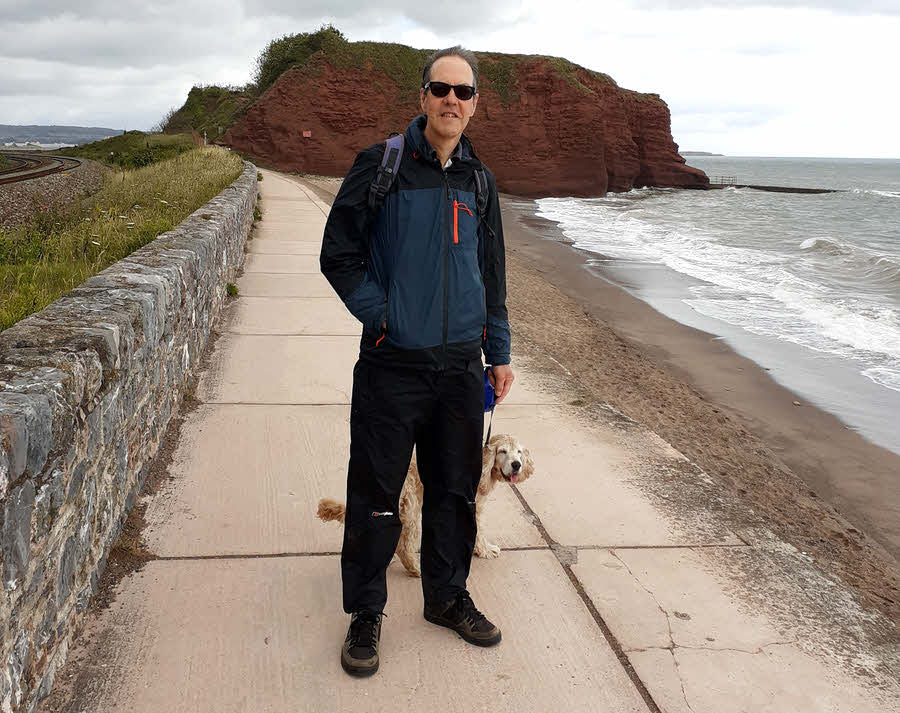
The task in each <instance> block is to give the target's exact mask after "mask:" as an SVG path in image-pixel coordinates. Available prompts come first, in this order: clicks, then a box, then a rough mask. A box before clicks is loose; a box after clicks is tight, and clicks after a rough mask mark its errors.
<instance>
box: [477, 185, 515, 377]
mask: <svg viewBox="0 0 900 713" xmlns="http://www.w3.org/2000/svg"><path fill="white" fill-rule="evenodd" d="M489 175H490V174H489ZM489 182H490V189H491V190H490V198H489V199H488V204H487V210H486V212H485V223H486V224H487V227H488V230H485V231H484V236H483V238H484V241H485V243H484V292H485V302H486V304H487V336H486V339H485V343H484V358H485V361H486V362H487V363H488V364H490V365H491V366H502V365H503V364H509V352H510V335H509V315H508V314H507V312H506V251H505V248H504V245H503V221H502V219H501V216H500V199H499V196H498V194H497V184H496V183H495V182H494V176H493V175H490V179H489Z"/></svg>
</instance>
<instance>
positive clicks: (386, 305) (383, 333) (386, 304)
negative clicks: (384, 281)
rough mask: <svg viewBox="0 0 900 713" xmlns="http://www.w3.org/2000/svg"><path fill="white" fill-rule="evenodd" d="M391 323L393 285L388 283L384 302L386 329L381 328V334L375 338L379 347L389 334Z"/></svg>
mask: <svg viewBox="0 0 900 713" xmlns="http://www.w3.org/2000/svg"><path fill="white" fill-rule="evenodd" d="M390 323H391V285H390V283H388V286H387V293H386V295H385V302H384V329H382V330H381V336H380V337H378V339H376V340H375V346H376V347H377V346H378V345H379V344H381V342H382V341H383V340H384V338H385V336H387V331H388V325H389V324H390Z"/></svg>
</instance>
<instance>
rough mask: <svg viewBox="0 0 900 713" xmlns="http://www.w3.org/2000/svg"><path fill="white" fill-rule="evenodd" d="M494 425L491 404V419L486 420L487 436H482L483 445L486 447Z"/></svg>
mask: <svg viewBox="0 0 900 713" xmlns="http://www.w3.org/2000/svg"><path fill="white" fill-rule="evenodd" d="M493 425H494V407H493V406H491V420H490V421H488V430H487V436H485V438H484V447H485V448H487V444H488V441H489V440H491V428H492V427H493Z"/></svg>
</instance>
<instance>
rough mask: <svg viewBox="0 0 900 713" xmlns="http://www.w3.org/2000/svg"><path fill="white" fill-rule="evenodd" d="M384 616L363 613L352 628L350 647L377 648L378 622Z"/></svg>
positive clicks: (367, 612)
mask: <svg viewBox="0 0 900 713" xmlns="http://www.w3.org/2000/svg"><path fill="white" fill-rule="evenodd" d="M382 616H383V615H382V614H376V613H375V612H370V611H362V612H360V613H359V615H358V616H357V617H356V619H354V620H353V625H352V626H351V627H350V645H351V646H364V647H366V648H375V646H376V645H377V644H378V621H379V620H380V619H381V617H382Z"/></svg>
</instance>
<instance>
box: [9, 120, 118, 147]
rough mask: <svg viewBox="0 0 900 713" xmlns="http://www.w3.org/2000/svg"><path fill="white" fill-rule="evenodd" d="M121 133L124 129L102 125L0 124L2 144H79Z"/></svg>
mask: <svg viewBox="0 0 900 713" xmlns="http://www.w3.org/2000/svg"><path fill="white" fill-rule="evenodd" d="M121 133H122V129H107V128H104V127H101V126H55V125H54V126H37V125H30V126H20V125H16V124H0V144H5V143H11V142H15V143H17V144H24V143H25V142H27V141H34V142H37V143H39V144H75V145H76V146H77V145H79V144H87V143H90V142H91V141H99V140H100V139H105V138H107V137H108V136H115V135H116V134H121Z"/></svg>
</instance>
